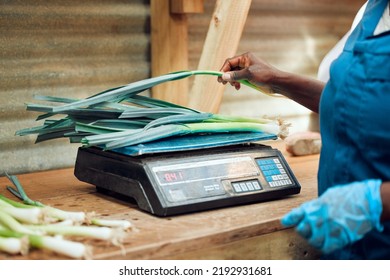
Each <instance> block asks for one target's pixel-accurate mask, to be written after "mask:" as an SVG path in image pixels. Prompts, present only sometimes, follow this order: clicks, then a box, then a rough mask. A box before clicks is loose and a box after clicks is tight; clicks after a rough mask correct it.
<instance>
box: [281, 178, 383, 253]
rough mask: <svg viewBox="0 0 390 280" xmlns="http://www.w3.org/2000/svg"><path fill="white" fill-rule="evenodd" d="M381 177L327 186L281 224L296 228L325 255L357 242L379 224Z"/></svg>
mask: <svg viewBox="0 0 390 280" xmlns="http://www.w3.org/2000/svg"><path fill="white" fill-rule="evenodd" d="M381 184H382V181H381V180H374V179H372V180H366V181H362V182H355V183H351V184H347V185H339V186H335V187H332V188H330V189H328V190H327V191H326V192H325V193H324V194H322V195H321V196H320V197H319V198H317V199H314V200H312V201H309V202H306V203H303V204H302V205H301V206H300V207H298V208H295V209H293V210H292V211H291V212H289V213H288V214H287V215H285V216H284V217H283V218H282V220H281V222H282V224H283V225H284V226H295V227H296V231H297V232H298V233H299V234H300V235H302V236H303V237H304V238H306V239H307V240H308V242H309V244H311V245H312V246H314V247H315V248H317V249H320V250H322V251H323V252H324V253H326V254H328V253H331V252H332V251H335V250H337V249H341V248H342V247H344V246H346V245H348V244H350V243H353V242H355V241H358V240H359V239H361V238H363V236H364V235H365V234H366V233H368V232H369V231H371V230H372V229H376V230H379V231H382V230H383V226H382V225H381V224H380V216H381V213H382V201H381V196H380V186H381Z"/></svg>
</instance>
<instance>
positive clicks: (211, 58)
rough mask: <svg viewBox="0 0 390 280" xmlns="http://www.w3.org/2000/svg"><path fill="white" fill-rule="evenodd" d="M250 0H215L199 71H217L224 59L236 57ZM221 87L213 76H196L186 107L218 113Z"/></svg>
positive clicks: (222, 88) (221, 93) (222, 89)
mask: <svg viewBox="0 0 390 280" xmlns="http://www.w3.org/2000/svg"><path fill="white" fill-rule="evenodd" d="M250 5H251V0H245V1H236V0H223V1H222V0H218V1H217V3H216V6H215V10H214V13H213V16H212V19H211V22H210V25H209V30H208V33H207V37H206V41H205V43H204V46H203V51H202V55H201V58H200V61H199V65H198V69H199V70H219V69H220V67H221V66H222V64H223V62H224V61H225V59H226V58H228V57H231V56H234V55H235V54H236V51H237V48H238V44H239V41H240V38H241V33H242V30H243V29H244V25H245V21H246V18H247V15H248V11H249V8H250ZM224 88H225V87H224V86H223V85H221V84H220V83H217V82H216V78H215V77H205V76H196V77H195V79H194V84H193V87H192V89H191V94H190V97H189V104H188V105H189V107H191V108H194V109H198V110H201V111H205V112H213V113H216V112H218V110H219V107H220V103H221V100H222V95H223V92H224Z"/></svg>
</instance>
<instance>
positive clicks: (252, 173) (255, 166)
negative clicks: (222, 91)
mask: <svg viewBox="0 0 390 280" xmlns="http://www.w3.org/2000/svg"><path fill="white" fill-rule="evenodd" d="M275 137H276V136H275V135H270V134H265V133H260V134H259V133H257V134H253V135H250V136H249V138H248V133H243V134H240V133H236V134H234V135H228V134H225V135H218V136H207V135H206V136H204V137H203V139H202V141H199V136H188V137H187V136H186V137H180V138H175V139H169V140H166V141H159V142H151V143H149V144H141V145H137V146H134V147H125V148H121V149H118V150H114V151H104V150H102V149H101V148H99V147H89V148H84V147H81V148H79V150H78V154H77V160H76V165H75V176H76V177H77V178H78V179H79V180H81V181H84V182H87V183H90V184H93V185H95V186H96V188H97V190H98V191H100V192H102V193H105V194H107V195H120V196H121V197H122V198H131V199H133V200H135V202H136V203H137V205H138V207H139V208H140V209H142V210H144V211H147V212H149V213H151V214H153V215H156V216H171V215H177V214H184V213H190V212H197V211H202V210H207V209H214V208H220V207H227V206H234V205H241V204H248V203H255V202H262V201H267V200H273V199H279V198H282V197H285V196H289V195H294V194H298V193H299V192H300V189H301V186H300V185H299V183H298V181H297V180H296V178H295V176H294V174H293V172H292V171H291V169H290V168H289V166H288V164H287V162H286V161H285V159H284V157H283V155H282V154H281V153H280V151H279V150H277V149H273V148H271V147H270V146H266V145H262V144H256V143H252V141H253V140H268V139H274V138H275ZM248 141H249V142H248Z"/></svg>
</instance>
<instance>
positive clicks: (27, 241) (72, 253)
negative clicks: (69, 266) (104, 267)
mask: <svg viewBox="0 0 390 280" xmlns="http://www.w3.org/2000/svg"><path fill="white" fill-rule="evenodd" d="M0 238H2V239H4V240H5V242H7V243H8V244H7V247H8V250H3V251H4V252H7V253H11V254H17V253H20V254H23V255H25V254H27V253H28V249H29V247H32V248H36V249H46V250H49V251H52V252H56V253H59V254H62V255H65V256H67V257H70V258H74V259H90V258H91V257H92V249H91V248H90V247H89V246H86V245H84V244H83V243H81V242H75V241H70V240H65V239H62V238H61V237H58V236H57V237H51V236H41V235H35V234H23V233H19V232H15V231H11V230H9V229H6V228H3V227H1V226H0ZM10 239H11V240H14V241H13V242H14V243H15V244H9V242H10V241H9V240H10ZM0 240H1V239H0ZM17 240H18V241H19V242H18V241H17ZM0 246H1V245H0ZM11 246H13V247H15V248H10V247H11ZM11 249H13V251H12V252H11ZM0 250H1V249H0Z"/></svg>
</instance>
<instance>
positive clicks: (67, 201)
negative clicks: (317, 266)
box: [0, 141, 319, 259]
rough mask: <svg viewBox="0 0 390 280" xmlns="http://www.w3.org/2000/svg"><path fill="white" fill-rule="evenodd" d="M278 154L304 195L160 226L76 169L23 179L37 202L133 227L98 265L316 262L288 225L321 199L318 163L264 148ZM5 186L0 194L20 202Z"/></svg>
mask: <svg viewBox="0 0 390 280" xmlns="http://www.w3.org/2000/svg"><path fill="white" fill-rule="evenodd" d="M262 143H263V144H267V145H270V146H272V147H275V148H278V149H279V150H280V151H281V152H282V153H283V154H284V156H285V158H286V160H287V162H288V163H289V165H290V168H291V169H292V171H293V173H294V174H295V176H296V177H297V179H298V181H299V182H300V184H301V186H302V189H301V193H300V194H298V195H294V196H291V197H288V198H284V199H280V200H274V201H268V202H262V203H256V204H250V205H243V206H236V207H229V208H223V209H217V210H210V211H204V212H199V213H194V214H186V215H179V216H174V217H167V218H159V217H155V216H152V215H150V214H148V213H145V212H142V211H140V210H138V209H137V207H136V206H135V205H132V204H128V203H125V202H123V201H121V200H117V199H115V198H112V197H107V196H104V195H103V194H101V193H98V192H97V191H96V188H95V186H92V185H89V184H86V183H83V182H80V181H78V180H77V179H76V178H75V176H74V175H73V168H68V169H61V170H51V171H43V172H37V173H30V174H20V175H17V176H18V178H19V181H20V182H21V184H22V185H23V187H24V188H25V190H26V192H27V194H28V195H29V196H30V197H31V198H32V199H34V200H38V201H41V202H43V203H44V204H47V205H51V206H54V207H57V208H60V209H64V210H72V211H82V210H84V211H87V212H91V211H95V212H96V213H97V214H99V215H100V216H102V217H104V218H107V219H110V218H112V219H126V220H129V221H131V223H132V224H133V225H134V227H135V228H136V230H134V231H130V232H129V234H128V236H127V237H126V239H125V241H124V244H123V245H124V246H123V248H119V247H116V246H114V245H111V244H108V243H106V242H102V241H94V240H86V241H85V242H86V243H87V244H90V245H92V248H93V252H94V255H93V258H94V259H313V258H317V257H318V252H316V251H315V250H313V249H312V248H310V247H309V246H308V244H307V243H306V241H305V240H303V239H302V238H300V237H299V236H298V235H297V234H296V233H295V232H294V230H293V229H284V228H283V227H282V226H281V225H280V222H279V220H280V218H281V217H282V216H283V215H284V214H285V213H287V212H288V211H289V210H290V209H292V208H294V207H296V206H298V205H300V204H301V203H303V202H305V201H307V200H310V199H313V198H315V197H316V196H317V168H318V159H319V156H318V155H310V156H303V157H292V156H290V155H288V154H287V153H286V152H285V147H284V143H283V142H282V141H269V142H262ZM6 185H10V182H9V181H8V179H7V178H5V177H1V178H0V194H3V195H5V196H7V197H10V198H13V199H15V198H14V197H13V196H12V195H11V194H10V193H9V192H8V191H7V190H6V189H5V186H6ZM65 258H66V257H63V256H61V255H57V254H54V253H51V252H46V251H42V250H32V251H31V252H30V253H29V254H28V255H27V256H9V255H5V254H1V253H0V259H65Z"/></svg>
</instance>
